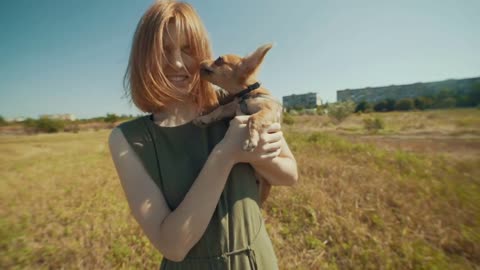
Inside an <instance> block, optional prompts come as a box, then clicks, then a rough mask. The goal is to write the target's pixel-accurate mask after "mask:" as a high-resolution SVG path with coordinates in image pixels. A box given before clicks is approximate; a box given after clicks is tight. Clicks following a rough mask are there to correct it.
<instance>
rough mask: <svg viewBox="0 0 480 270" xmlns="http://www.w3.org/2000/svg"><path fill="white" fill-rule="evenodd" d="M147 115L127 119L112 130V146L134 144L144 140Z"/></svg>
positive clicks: (110, 137)
mask: <svg viewBox="0 0 480 270" xmlns="http://www.w3.org/2000/svg"><path fill="white" fill-rule="evenodd" d="M146 117H148V115H146V116H140V117H137V118H134V119H131V120H128V121H125V122H123V123H121V124H119V125H117V126H116V127H115V128H113V129H112V131H111V132H110V135H109V138H108V142H109V145H110V147H114V148H117V147H119V146H127V145H130V146H132V144H134V142H139V141H142V140H143V139H144V138H145V136H144V135H145V132H146V129H147V126H146V124H147V123H146V122H145V120H146Z"/></svg>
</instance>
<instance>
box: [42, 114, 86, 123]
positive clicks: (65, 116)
mask: <svg viewBox="0 0 480 270" xmlns="http://www.w3.org/2000/svg"><path fill="white" fill-rule="evenodd" d="M39 118H47V119H57V120H68V121H75V120H76V119H77V118H76V117H75V115H73V114H71V113H65V114H42V115H40V117H39Z"/></svg>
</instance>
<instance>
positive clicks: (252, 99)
mask: <svg viewBox="0 0 480 270" xmlns="http://www.w3.org/2000/svg"><path fill="white" fill-rule="evenodd" d="M271 48H272V45H271V44H266V45H263V46H261V47H259V48H258V49H257V50H256V51H255V52H253V53H252V54H250V55H249V56H246V57H243V58H242V57H240V56H237V55H232V54H229V55H224V56H221V57H219V58H218V59H217V60H206V61H203V62H202V63H201V64H200V76H201V78H202V79H204V80H207V81H209V82H211V83H213V84H215V85H217V86H219V87H221V88H222V89H224V90H225V91H227V92H228V94H229V95H230V96H233V95H236V94H238V93H239V92H241V91H242V90H243V89H246V88H247V87H248V86H249V85H252V84H254V83H256V82H257V79H256V73H257V71H258V68H259V67H260V64H261V63H262V61H263V59H264V57H265V55H266V54H267V52H268V51H269V50H270V49H271ZM248 95H249V97H248V98H245V99H243V100H242V99H240V98H235V99H234V100H233V101H232V102H230V103H227V104H225V105H223V106H219V107H218V108H216V109H215V110H214V111H212V112H211V113H209V114H207V115H203V116H200V117H198V118H197V119H195V120H194V123H195V124H197V125H200V126H203V125H207V124H209V123H211V122H214V121H217V120H220V119H223V118H226V117H233V116H235V115H236V114H237V115H239V114H247V115H251V116H250V118H249V120H248V124H247V127H248V131H249V138H248V139H247V140H246V141H245V144H244V145H243V149H244V150H245V151H253V150H254V149H255V147H257V145H258V141H259V139H260V134H261V133H262V132H264V131H265V129H266V128H268V127H269V126H270V125H272V124H273V123H280V121H281V116H282V105H281V104H280V103H279V102H277V101H276V100H275V99H274V98H273V97H272V96H271V95H270V93H269V92H268V91H267V90H266V89H265V88H263V87H260V88H257V89H255V90H253V91H251V92H250V93H249V94H248ZM242 103H243V104H242ZM241 108H243V111H242V109H241ZM257 178H259V179H260V203H261V204H263V202H264V201H265V200H266V199H267V197H268V194H269V192H270V188H271V185H270V184H269V183H268V182H267V181H266V180H264V179H261V178H260V177H258V176H257Z"/></svg>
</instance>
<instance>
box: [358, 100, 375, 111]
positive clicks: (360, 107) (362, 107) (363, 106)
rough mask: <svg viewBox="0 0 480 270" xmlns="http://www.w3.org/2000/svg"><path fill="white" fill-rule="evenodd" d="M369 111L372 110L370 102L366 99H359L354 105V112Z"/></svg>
mask: <svg viewBox="0 0 480 270" xmlns="http://www.w3.org/2000/svg"><path fill="white" fill-rule="evenodd" d="M370 111H372V104H370V103H368V102H366V101H361V102H360V103H358V104H357V106H356V107H355V112H370Z"/></svg>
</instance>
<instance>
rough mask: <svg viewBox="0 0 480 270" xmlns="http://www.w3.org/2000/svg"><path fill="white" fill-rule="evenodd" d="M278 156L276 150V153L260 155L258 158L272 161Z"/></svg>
mask: <svg viewBox="0 0 480 270" xmlns="http://www.w3.org/2000/svg"><path fill="white" fill-rule="evenodd" d="M278 155H280V149H278V150H277V151H273V152H270V153H265V154H262V155H260V158H261V159H273V158H276V157H278Z"/></svg>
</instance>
